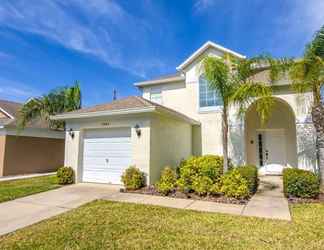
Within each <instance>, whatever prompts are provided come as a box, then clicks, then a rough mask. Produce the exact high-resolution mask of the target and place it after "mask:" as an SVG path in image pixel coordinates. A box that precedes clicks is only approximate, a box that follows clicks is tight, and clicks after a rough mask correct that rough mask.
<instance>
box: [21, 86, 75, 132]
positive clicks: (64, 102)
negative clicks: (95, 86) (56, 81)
mask: <svg viewBox="0 0 324 250" xmlns="http://www.w3.org/2000/svg"><path fill="white" fill-rule="evenodd" d="M79 108H81V90H80V86H79V83H78V82H76V83H75V85H74V86H72V87H62V88H57V89H54V90H52V91H50V92H49V93H48V94H47V95H43V96H42V97H39V98H32V99H31V100H30V101H28V102H27V103H25V104H24V105H23V107H22V108H21V110H20V114H19V117H18V126H17V127H18V129H19V130H22V129H23V128H25V127H26V125H27V124H28V122H31V121H33V120H35V119H41V120H43V121H46V122H48V123H49V126H50V128H52V129H62V128H64V122H61V121H52V120H50V116H51V115H56V114H59V113H62V112H69V111H73V110H76V109H79Z"/></svg>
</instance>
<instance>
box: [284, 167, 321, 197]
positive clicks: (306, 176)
mask: <svg viewBox="0 0 324 250" xmlns="http://www.w3.org/2000/svg"><path fill="white" fill-rule="evenodd" d="M283 186H284V193H285V195H286V196H287V197H289V196H293V197H299V198H316V197H317V196H318V195H319V192H320V182H319V178H318V176H317V175H316V174H314V173H313V172H311V171H307V170H302V169H297V168H286V169H284V170H283Z"/></svg>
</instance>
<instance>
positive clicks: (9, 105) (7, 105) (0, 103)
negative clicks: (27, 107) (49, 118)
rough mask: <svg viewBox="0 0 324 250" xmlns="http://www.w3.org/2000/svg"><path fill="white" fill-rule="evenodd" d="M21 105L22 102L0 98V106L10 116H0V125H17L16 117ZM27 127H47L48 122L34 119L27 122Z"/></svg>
mask: <svg viewBox="0 0 324 250" xmlns="http://www.w3.org/2000/svg"><path fill="white" fill-rule="evenodd" d="M22 106H23V104H22V103H18V102H12V101H7V100H0V108H1V109H2V110H4V111H5V112H6V113H8V114H9V115H10V116H11V117H12V118H11V117H8V118H7V117H4V118H0V126H11V127H15V126H16V125H17V118H18V116H19V110H20V109H21V107H22ZM26 127H28V128H48V127H49V124H48V122H46V121H43V120H40V119H36V120H34V121H31V122H29V123H28V124H27V126H26Z"/></svg>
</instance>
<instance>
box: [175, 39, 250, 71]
mask: <svg viewBox="0 0 324 250" xmlns="http://www.w3.org/2000/svg"><path fill="white" fill-rule="evenodd" d="M210 47H212V48H214V49H216V50H219V51H221V52H223V53H228V54H231V55H233V56H235V57H238V58H241V59H244V58H246V56H244V55H242V54H240V53H237V52H235V51H233V50H230V49H227V48H225V47H223V46H222V45H219V44H217V43H215V42H212V41H210V40H208V41H207V42H205V43H204V44H203V45H202V46H201V47H200V48H198V49H197V50H196V51H195V52H194V53H192V54H191V55H190V56H189V57H188V58H187V59H186V60H185V61H184V62H183V63H181V64H180V65H179V66H178V67H177V68H176V69H177V70H178V71H181V70H183V69H184V68H186V67H187V66H188V65H189V64H191V63H192V62H193V61H194V60H195V59H196V58H197V57H198V56H200V55H201V54H203V53H204V52H205V51H206V50H207V49H208V48H210Z"/></svg>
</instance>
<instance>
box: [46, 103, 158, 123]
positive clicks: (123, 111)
mask: <svg viewBox="0 0 324 250" xmlns="http://www.w3.org/2000/svg"><path fill="white" fill-rule="evenodd" d="M154 110H155V107H154V106H151V107H146V108H130V109H119V110H104V111H95V112H84V113H71V114H69V113H67V114H62V115H55V116H51V117H50V119H51V120H68V119H77V118H92V117H100V116H111V115H126V114H137V113H145V112H152V111H154Z"/></svg>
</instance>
